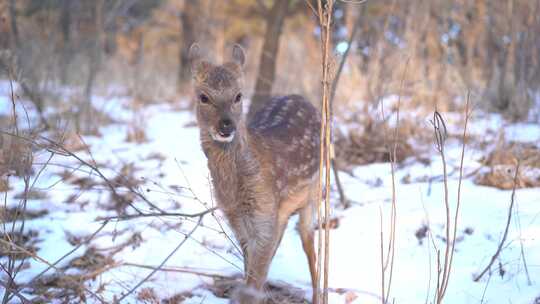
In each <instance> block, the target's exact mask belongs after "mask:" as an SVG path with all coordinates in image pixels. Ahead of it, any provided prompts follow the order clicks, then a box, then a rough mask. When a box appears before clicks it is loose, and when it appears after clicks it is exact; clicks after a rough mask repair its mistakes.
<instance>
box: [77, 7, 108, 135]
mask: <svg viewBox="0 0 540 304" xmlns="http://www.w3.org/2000/svg"><path fill="white" fill-rule="evenodd" d="M103 1H104V0H96V1H95V7H94V9H95V11H94V26H95V37H94V41H93V46H92V49H91V50H90V58H89V60H88V78H87V79H86V86H85V89H84V99H85V100H84V102H85V104H84V107H83V111H84V112H83V113H82V114H83V115H82V117H83V118H84V120H85V121H84V123H85V125H84V126H83V128H82V129H80V130H79V131H83V133H92V132H94V131H95V128H96V124H95V122H93V121H92V116H93V115H92V112H93V107H92V91H93V88H94V84H95V80H96V76H97V73H98V71H99V69H100V66H101V59H102V58H101V56H102V54H101V52H102V50H103V47H102V46H103V44H102V40H103V39H102V35H103V33H102V32H103Z"/></svg>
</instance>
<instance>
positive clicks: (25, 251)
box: [0, 239, 106, 304]
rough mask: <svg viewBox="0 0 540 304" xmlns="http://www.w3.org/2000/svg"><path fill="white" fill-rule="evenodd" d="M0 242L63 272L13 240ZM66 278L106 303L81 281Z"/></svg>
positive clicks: (104, 303) (103, 302)
mask: <svg viewBox="0 0 540 304" xmlns="http://www.w3.org/2000/svg"><path fill="white" fill-rule="evenodd" d="M0 243H3V244H4V245H6V246H10V247H13V248H15V249H17V250H20V251H21V252H23V253H25V254H26V255H28V256H30V257H32V258H34V259H35V260H37V261H40V262H42V263H43V264H45V265H48V266H50V267H51V268H53V269H55V270H56V271H60V272H61V273H64V271H63V270H62V269H60V268H58V267H56V266H54V265H53V264H51V263H50V262H49V261H47V260H45V259H44V258H42V257H40V256H38V255H37V254H35V253H33V252H30V251H28V250H27V249H26V248H23V247H21V246H19V245H17V244H15V243H13V242H8V241H6V240H3V239H0ZM8 248H9V247H8ZM65 277H66V278H67V279H68V280H70V281H72V282H74V283H76V284H77V285H80V286H81V287H82V288H83V289H84V290H86V291H87V292H88V293H90V294H91V295H92V296H93V297H95V298H96V299H97V300H98V301H99V302H100V303H102V304H106V302H105V301H104V300H103V299H102V298H101V297H100V296H98V295H97V294H96V293H95V292H93V291H91V290H90V289H88V288H87V287H86V286H84V284H82V283H81V282H79V281H77V280H75V279H73V278H71V277H70V276H65Z"/></svg>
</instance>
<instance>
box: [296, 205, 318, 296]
mask: <svg viewBox="0 0 540 304" xmlns="http://www.w3.org/2000/svg"><path fill="white" fill-rule="evenodd" d="M308 199H309V200H310V201H309V202H308V204H307V205H306V206H305V207H303V208H302V209H300V211H299V214H300V219H299V221H298V226H297V228H298V232H299V233H300V239H301V240H302V247H303V248H304V252H305V253H306V257H307V260H308V264H309V272H310V274H311V285H312V287H313V300H312V301H313V304H317V286H316V282H317V256H316V253H315V241H314V239H315V230H314V226H313V214H314V210H315V208H316V206H315V203H314V199H313V197H310V198H308Z"/></svg>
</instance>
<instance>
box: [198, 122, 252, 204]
mask: <svg viewBox="0 0 540 304" xmlns="http://www.w3.org/2000/svg"><path fill="white" fill-rule="evenodd" d="M203 136H204V138H203ZM201 139H202V146H203V150H204V153H205V154H206V157H207V158H208V168H209V169H210V174H211V176H212V184H213V186H214V190H215V193H216V197H217V200H218V203H219V204H220V205H221V207H223V208H225V209H228V208H234V206H235V205H236V204H237V203H238V202H240V201H242V198H241V197H239V196H241V195H242V192H241V191H239V190H240V189H246V188H249V186H247V187H246V185H245V184H246V183H249V176H253V175H255V174H257V171H256V170H255V169H256V168H257V167H258V166H257V161H256V159H255V157H253V154H252V151H250V149H249V146H248V134H247V130H246V128H245V125H244V124H241V125H239V126H237V131H236V135H235V138H234V139H233V141H232V142H230V143H226V144H224V143H219V142H216V141H214V140H212V138H211V137H210V135H209V134H201Z"/></svg>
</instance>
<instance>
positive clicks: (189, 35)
mask: <svg viewBox="0 0 540 304" xmlns="http://www.w3.org/2000/svg"><path fill="white" fill-rule="evenodd" d="M197 5H199V4H198V3H197V1H185V4H184V10H183V11H182V13H181V14H180V26H181V29H180V31H181V33H182V37H181V39H179V42H180V45H179V49H180V51H179V57H180V65H179V66H178V80H177V86H176V88H177V90H178V91H179V90H180V89H181V88H182V86H183V85H184V84H185V83H186V82H189V79H190V78H191V70H190V67H189V48H190V47H191V45H192V44H193V43H195V42H196V40H195V39H196V38H195V32H196V27H197V26H196V22H197V21H196V20H197V18H198V17H199V14H198V13H197V11H198V7H197Z"/></svg>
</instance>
